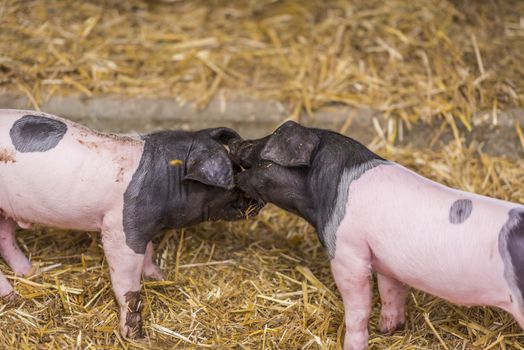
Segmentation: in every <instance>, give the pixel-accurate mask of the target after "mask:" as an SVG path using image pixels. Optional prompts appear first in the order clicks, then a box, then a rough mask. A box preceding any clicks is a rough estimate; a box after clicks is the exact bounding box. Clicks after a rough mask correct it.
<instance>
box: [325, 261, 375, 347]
mask: <svg viewBox="0 0 524 350" xmlns="http://www.w3.org/2000/svg"><path fill="white" fill-rule="evenodd" d="M348 256H351V255H348ZM350 260H351V261H348V262H347V263H342V264H340V265H337V264H335V263H332V269H333V276H334V277H335V282H336V284H337V287H338V289H339V290H340V294H341V295H342V299H343V301H344V320H345V322H346V334H345V337H344V350H364V349H366V348H367V346H368V336H369V335H368V320H369V314H370V311H371V281H370V275H371V271H370V261H369V259H368V258H367V257H361V258H357V257H356V256H355V255H353V258H352V259H350Z"/></svg>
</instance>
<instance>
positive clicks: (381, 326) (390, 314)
mask: <svg viewBox="0 0 524 350" xmlns="http://www.w3.org/2000/svg"><path fill="white" fill-rule="evenodd" d="M377 283H378V290H379V293H380V301H381V304H382V305H381V309H380V319H379V321H378V327H377V330H378V331H379V332H381V333H392V332H394V331H396V330H398V329H400V328H402V327H404V322H405V321H406V316H405V305H406V297H407V292H408V287H407V286H406V285H405V284H403V283H402V282H400V281H398V280H396V279H394V278H391V277H388V276H384V275H382V274H377Z"/></svg>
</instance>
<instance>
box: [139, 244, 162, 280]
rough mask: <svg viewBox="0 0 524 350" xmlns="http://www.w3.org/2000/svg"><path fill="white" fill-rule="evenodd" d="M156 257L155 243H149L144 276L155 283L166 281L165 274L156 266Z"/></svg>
mask: <svg viewBox="0 0 524 350" xmlns="http://www.w3.org/2000/svg"><path fill="white" fill-rule="evenodd" d="M154 255H155V252H154V249H153V242H149V243H148V244H147V247H146V254H145V257H144V276H145V277H147V278H149V279H152V280H155V281H162V280H164V279H165V278H164V273H163V272H162V270H161V269H160V267H159V266H158V265H157V264H155V261H154Z"/></svg>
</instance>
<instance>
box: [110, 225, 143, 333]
mask: <svg viewBox="0 0 524 350" xmlns="http://www.w3.org/2000/svg"><path fill="white" fill-rule="evenodd" d="M102 245H103V248H104V253H105V256H106V258H107V262H108V265H109V272H110V275H111V283H112V285H113V292H114V293H115V298H116V300H117V302H118V306H119V307H120V333H121V334H122V336H124V337H126V338H140V337H142V317H141V315H140V309H141V304H142V302H141V299H140V276H141V274H142V268H143V266H144V254H137V253H135V252H134V251H133V250H132V249H131V248H129V247H128V246H127V244H126V239H125V234H124V232H123V231H118V230H116V231H113V230H112V229H111V228H110V227H107V228H105V229H104V230H103V231H102Z"/></svg>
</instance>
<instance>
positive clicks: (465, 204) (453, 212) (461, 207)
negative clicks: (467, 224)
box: [449, 199, 473, 225]
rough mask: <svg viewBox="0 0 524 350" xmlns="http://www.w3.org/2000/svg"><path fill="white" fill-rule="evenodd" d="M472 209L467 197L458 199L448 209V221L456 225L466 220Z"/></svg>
mask: <svg viewBox="0 0 524 350" xmlns="http://www.w3.org/2000/svg"><path fill="white" fill-rule="evenodd" d="M472 211H473V203H472V202H471V200H469V199H458V200H456V201H455V203H453V205H452V206H451V208H450V209H449V222H451V223H452V224H455V225H458V224H462V223H463V222H464V221H466V220H467V219H468V218H469V216H470V215H471V212H472Z"/></svg>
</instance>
